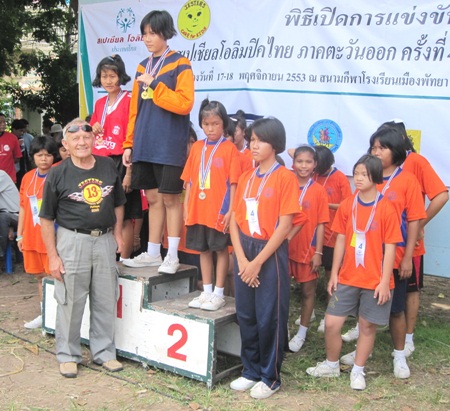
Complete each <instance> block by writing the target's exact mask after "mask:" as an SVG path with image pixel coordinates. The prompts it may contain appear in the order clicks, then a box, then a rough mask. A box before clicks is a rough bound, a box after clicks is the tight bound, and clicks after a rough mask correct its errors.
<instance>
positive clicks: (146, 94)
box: [141, 47, 170, 100]
mask: <svg viewBox="0 0 450 411" xmlns="http://www.w3.org/2000/svg"><path fill="white" fill-rule="evenodd" d="M169 52H170V47H167V48H166V49H165V50H164V53H163V54H162V55H161V57H160V58H159V60H158V62H157V63H156V64H155V66H154V67H153V54H152V55H151V56H150V57H149V58H148V61H147V65H146V66H145V72H146V73H150V75H151V76H152V77H153V78H157V77H158V75H159V72H160V71H161V69H162V66H163V64H164V60H165V59H166V57H167V54H169ZM142 89H143V90H144V91H143V92H142V93H141V97H142V98H143V99H144V100H147V99H152V98H153V90H152V89H151V88H150V87H149V86H147V84H142Z"/></svg>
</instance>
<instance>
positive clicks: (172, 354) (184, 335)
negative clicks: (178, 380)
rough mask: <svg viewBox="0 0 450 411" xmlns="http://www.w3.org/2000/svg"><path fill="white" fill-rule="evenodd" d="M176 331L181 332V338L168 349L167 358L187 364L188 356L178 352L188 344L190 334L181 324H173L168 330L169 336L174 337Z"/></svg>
mask: <svg viewBox="0 0 450 411" xmlns="http://www.w3.org/2000/svg"><path fill="white" fill-rule="evenodd" d="M176 331H180V332H181V337H180V339H179V340H178V341H177V342H176V343H175V344H173V345H171V346H170V347H169V348H168V349H167V356H168V357H169V358H174V359H176V360H180V361H184V362H186V359H187V357H186V355H184V354H180V353H179V352H178V350H179V349H180V348H182V347H183V346H184V345H185V344H186V341H187V339H188V332H187V330H186V328H184V327H183V326H182V325H181V324H172V325H171V326H170V327H169V329H168V330H167V333H168V334H169V335H173V334H174V333H175V332H176Z"/></svg>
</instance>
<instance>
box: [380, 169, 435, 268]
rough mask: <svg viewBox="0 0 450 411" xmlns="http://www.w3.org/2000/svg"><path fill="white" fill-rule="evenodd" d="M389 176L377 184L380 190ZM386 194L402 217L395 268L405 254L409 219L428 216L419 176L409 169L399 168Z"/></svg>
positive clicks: (419, 218) (414, 219)
mask: <svg viewBox="0 0 450 411" xmlns="http://www.w3.org/2000/svg"><path fill="white" fill-rule="evenodd" d="M388 180H389V177H384V178H383V183H381V184H377V189H378V191H380V192H381V191H382V190H383V188H384V186H385V185H386V183H387V182H388ZM384 196H385V197H386V198H387V199H388V200H389V201H391V202H392V204H393V205H394V207H395V209H396V211H397V214H398V215H399V217H400V224H401V230H402V236H403V241H401V242H399V243H398V244H397V250H396V258H395V264H394V268H398V267H399V266H400V263H401V261H402V259H403V256H404V254H405V247H406V241H407V233H408V231H407V230H408V221H416V220H421V219H422V218H426V217H427V213H426V212H425V206H424V204H423V198H422V193H421V191H420V185H419V182H418V181H417V178H416V177H414V175H413V174H411V173H408V172H407V171H404V170H402V169H401V168H399V169H398V171H397V173H396V176H395V177H394V178H393V179H392V181H391V183H390V184H389V188H388V189H387V190H386V192H385V193H384Z"/></svg>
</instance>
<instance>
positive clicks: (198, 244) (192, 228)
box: [186, 224, 231, 252]
mask: <svg viewBox="0 0 450 411" xmlns="http://www.w3.org/2000/svg"><path fill="white" fill-rule="evenodd" d="M229 245H231V241H230V234H224V233H221V232H220V231H217V230H214V228H209V227H206V226H204V225H201V224H194V225H189V226H187V227H186V248H189V249H190V250H195V251H200V252H204V251H222V250H225V249H226V248H227V247H228V246H229Z"/></svg>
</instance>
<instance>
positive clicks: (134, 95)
mask: <svg viewBox="0 0 450 411" xmlns="http://www.w3.org/2000/svg"><path fill="white" fill-rule="evenodd" d="M136 72H137V73H144V72H145V68H144V67H143V66H141V65H140V64H139V66H138V68H137V69H136ZM138 100H139V83H138V82H137V81H136V80H134V82H133V90H132V91H131V101H130V116H129V118H128V127H127V136H126V138H125V141H124V142H123V144H122V147H123V149H124V150H125V149H126V148H133V138H134V125H135V123H136V116H137V108H138Z"/></svg>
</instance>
